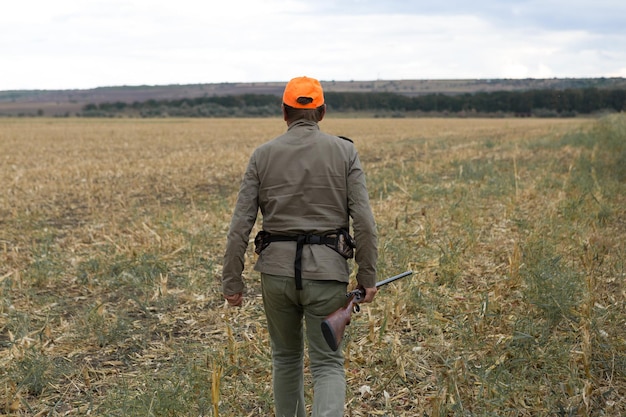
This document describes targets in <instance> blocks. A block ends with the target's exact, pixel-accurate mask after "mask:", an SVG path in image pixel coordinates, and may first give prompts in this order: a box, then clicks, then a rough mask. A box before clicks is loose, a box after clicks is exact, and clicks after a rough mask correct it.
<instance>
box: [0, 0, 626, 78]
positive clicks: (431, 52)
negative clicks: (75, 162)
mask: <svg viewBox="0 0 626 417" xmlns="http://www.w3.org/2000/svg"><path fill="white" fill-rule="evenodd" d="M300 75H308V76H311V77H316V78H319V79H320V80H326V81H330V80H337V81H348V80H375V79H384V80H390V79H450V78H453V79H459V78H460V79H467V78H552V77H559V78H563V77H626V1H624V0H587V1H582V0H525V1H524V0H474V1H467V0H444V1H432V0H431V1H421V0H404V1H402V0H280V1H279V0H219V1H217V0H169V1H160V0H55V1H50V0H20V1H11V2H6V4H4V5H3V6H2V11H1V12H0V90H15V89H71V88H80V89H83V88H93V87H100V86H117V85H162V84H189V83H216V82H254V81H287V80H289V79H290V78H292V77H295V76H300Z"/></svg>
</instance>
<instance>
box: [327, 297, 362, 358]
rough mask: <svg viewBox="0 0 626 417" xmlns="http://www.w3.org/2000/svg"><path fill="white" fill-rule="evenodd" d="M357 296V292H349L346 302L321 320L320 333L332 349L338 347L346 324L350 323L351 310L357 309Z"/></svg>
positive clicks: (356, 310)
mask: <svg viewBox="0 0 626 417" xmlns="http://www.w3.org/2000/svg"><path fill="white" fill-rule="evenodd" d="M357 297H358V295H357V294H350V298H349V299H348V302H347V303H346V304H345V305H344V306H343V307H341V308H340V309H338V310H336V311H335V312H333V313H331V314H330V315H329V316H328V317H326V318H325V319H324V321H323V322H322V334H323V335H324V339H326V343H328V346H330V348H331V349H332V350H334V351H335V350H337V349H339V345H341V340H342V339H343V334H344V332H345V331H346V326H347V325H348V324H350V317H351V316H352V311H355V312H358V311H359V305H358V304H357ZM359 299H360V298H359Z"/></svg>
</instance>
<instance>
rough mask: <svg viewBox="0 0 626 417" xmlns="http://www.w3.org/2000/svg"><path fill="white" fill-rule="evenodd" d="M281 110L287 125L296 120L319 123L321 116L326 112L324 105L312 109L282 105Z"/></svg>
mask: <svg viewBox="0 0 626 417" xmlns="http://www.w3.org/2000/svg"><path fill="white" fill-rule="evenodd" d="M283 108H284V109H285V115H286V120H287V123H291V122H295V121H296V120H300V119H304V120H308V121H311V122H319V121H320V120H322V116H323V115H324V111H325V110H326V105H325V104H322V105H321V106H319V107H316V108H314V109H297V108H295V107H291V106H288V105H287V104H285V103H283Z"/></svg>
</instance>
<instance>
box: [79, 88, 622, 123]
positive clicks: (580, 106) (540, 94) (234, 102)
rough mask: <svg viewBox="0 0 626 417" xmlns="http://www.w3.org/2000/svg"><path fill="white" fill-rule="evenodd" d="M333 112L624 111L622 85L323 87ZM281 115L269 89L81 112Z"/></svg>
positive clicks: (523, 113)
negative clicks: (424, 89) (411, 89)
mask: <svg viewBox="0 0 626 417" xmlns="http://www.w3.org/2000/svg"><path fill="white" fill-rule="evenodd" d="M325 98H326V104H327V106H328V108H329V110H330V111H332V112H333V113H349V112H366V113H370V114H372V115H374V116H382V117H407V116H409V117H410V116H419V115H451V116H458V115H484V116H495V115H502V116H510V115H514V116H518V117H530V116H534V117H574V116H576V115H579V114H581V115H589V114H593V113H598V112H622V111H624V110H626V89H599V88H580V89H565V90H550V89H546V90H529V91H497V92H477V93H465V94H457V95H452V94H442V93H433V94H425V95H417V96H408V95H402V94H396V93H387V92H380V93H354V92H326V93H325ZM280 114H281V110H280V97H278V96H276V95H272V94H243V95H236V96H233V95H231V96H204V97H197V98H182V99H172V100H146V101H141V102H139V101H135V102H133V103H126V102H122V101H116V102H104V103H97V104H95V103H91V104H87V105H85V106H84V107H83V109H82V112H81V113H80V114H78V115H79V116H83V117H121V116H130V117H267V116H278V115H280Z"/></svg>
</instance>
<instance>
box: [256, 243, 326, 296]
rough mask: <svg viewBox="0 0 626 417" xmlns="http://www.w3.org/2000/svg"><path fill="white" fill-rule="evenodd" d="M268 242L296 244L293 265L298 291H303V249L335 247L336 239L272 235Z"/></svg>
mask: <svg viewBox="0 0 626 417" xmlns="http://www.w3.org/2000/svg"><path fill="white" fill-rule="evenodd" d="M267 239H268V240H267V241H268V242H296V259H295V261H294V264H293V268H294V273H295V277H296V290H301V289H302V248H304V245H334V244H335V241H336V237H327V236H318V235H296V236H285V235H270V236H269V237H268V238H267Z"/></svg>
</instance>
